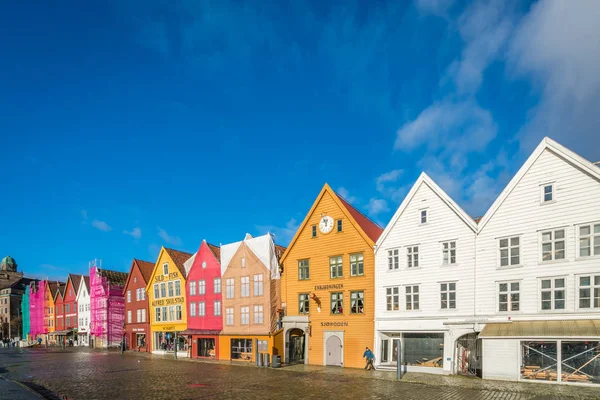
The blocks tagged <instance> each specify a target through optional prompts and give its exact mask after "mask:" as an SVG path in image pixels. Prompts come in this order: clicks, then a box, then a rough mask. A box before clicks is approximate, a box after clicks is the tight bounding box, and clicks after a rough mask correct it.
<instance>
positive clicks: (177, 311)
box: [175, 306, 183, 321]
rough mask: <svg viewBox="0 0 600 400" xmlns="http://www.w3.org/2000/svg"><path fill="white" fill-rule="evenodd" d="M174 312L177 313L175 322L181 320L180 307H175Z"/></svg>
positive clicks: (181, 312) (181, 311)
mask: <svg viewBox="0 0 600 400" xmlns="http://www.w3.org/2000/svg"><path fill="white" fill-rule="evenodd" d="M175 312H176V313H177V321H181V320H182V319H183V310H182V307H181V306H175Z"/></svg>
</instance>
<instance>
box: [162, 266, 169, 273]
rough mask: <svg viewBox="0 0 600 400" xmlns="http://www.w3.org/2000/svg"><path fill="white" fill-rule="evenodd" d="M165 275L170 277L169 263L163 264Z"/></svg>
mask: <svg viewBox="0 0 600 400" xmlns="http://www.w3.org/2000/svg"><path fill="white" fill-rule="evenodd" d="M163 275H169V263H164V264H163Z"/></svg>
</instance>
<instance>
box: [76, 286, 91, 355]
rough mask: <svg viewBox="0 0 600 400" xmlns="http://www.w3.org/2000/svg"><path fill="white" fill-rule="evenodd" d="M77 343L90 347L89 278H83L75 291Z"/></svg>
mask: <svg viewBox="0 0 600 400" xmlns="http://www.w3.org/2000/svg"><path fill="white" fill-rule="evenodd" d="M77 314H78V315H77V324H78V327H77V339H78V340H77V343H78V344H79V346H89V345H90V277H89V276H84V277H83V278H82V279H81V283H80V284H79V290H77Z"/></svg>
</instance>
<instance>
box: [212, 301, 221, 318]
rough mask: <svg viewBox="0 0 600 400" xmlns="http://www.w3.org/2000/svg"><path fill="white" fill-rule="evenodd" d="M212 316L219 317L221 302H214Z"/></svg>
mask: <svg viewBox="0 0 600 400" xmlns="http://www.w3.org/2000/svg"><path fill="white" fill-rule="evenodd" d="M213 304H214V310H213V314H214V315H215V316H219V315H221V300H215V302H214V303H213Z"/></svg>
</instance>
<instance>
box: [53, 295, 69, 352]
mask: <svg viewBox="0 0 600 400" xmlns="http://www.w3.org/2000/svg"><path fill="white" fill-rule="evenodd" d="M66 288H67V285H66V284H61V285H58V287H57V288H56V293H55V294H54V326H55V330H54V332H53V336H54V341H55V342H56V344H61V343H62V342H64V340H65V334H66V331H65V305H64V301H63V300H64V298H65V289H66Z"/></svg>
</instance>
